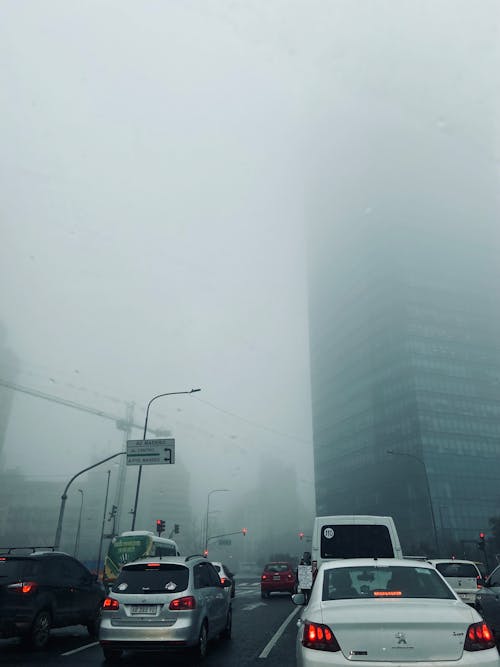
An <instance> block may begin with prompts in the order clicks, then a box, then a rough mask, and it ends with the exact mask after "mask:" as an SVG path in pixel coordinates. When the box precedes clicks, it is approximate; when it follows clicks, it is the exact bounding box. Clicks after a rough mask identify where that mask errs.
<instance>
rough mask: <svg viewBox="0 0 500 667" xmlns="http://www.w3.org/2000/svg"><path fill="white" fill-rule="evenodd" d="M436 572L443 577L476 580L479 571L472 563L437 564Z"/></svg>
mask: <svg viewBox="0 0 500 667" xmlns="http://www.w3.org/2000/svg"><path fill="white" fill-rule="evenodd" d="M436 570H437V571H438V572H440V573H441V574H442V575H443V577H462V578H464V579H465V578H469V579H476V578H477V577H478V576H479V575H478V571H477V570H476V567H475V566H474V565H472V563H436Z"/></svg>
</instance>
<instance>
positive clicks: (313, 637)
mask: <svg viewBox="0 0 500 667" xmlns="http://www.w3.org/2000/svg"><path fill="white" fill-rule="evenodd" d="M302 645H303V646H305V647H306V648H313V649H316V650H317V651H333V652H334V651H340V646H339V645H338V642H337V640H336V639H335V636H334V634H333V632H332V631H331V630H330V628H329V627H328V625H324V624H322V623H311V622H310V621H306V622H305V623H304V634H303V636H302Z"/></svg>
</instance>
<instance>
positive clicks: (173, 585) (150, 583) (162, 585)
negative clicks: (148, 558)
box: [112, 563, 189, 594]
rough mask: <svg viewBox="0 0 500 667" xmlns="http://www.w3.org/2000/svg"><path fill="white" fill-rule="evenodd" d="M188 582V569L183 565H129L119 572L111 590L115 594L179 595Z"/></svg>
mask: <svg viewBox="0 0 500 667" xmlns="http://www.w3.org/2000/svg"><path fill="white" fill-rule="evenodd" d="M188 582H189V569H188V568H187V567H185V566H184V565H173V564H171V563H160V564H159V565H158V566H156V565H155V566H152V565H150V564H144V563H142V564H140V565H129V566H127V567H124V568H123V569H122V571H121V572H120V574H119V576H118V579H117V580H116V582H115V583H114V585H113V588H112V590H113V591H115V592H116V593H144V594H148V593H179V592H180V591H185V590H186V588H187V587H188Z"/></svg>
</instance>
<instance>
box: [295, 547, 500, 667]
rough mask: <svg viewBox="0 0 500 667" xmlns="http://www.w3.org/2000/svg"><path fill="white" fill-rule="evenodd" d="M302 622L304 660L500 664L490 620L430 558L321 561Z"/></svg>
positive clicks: (314, 664)
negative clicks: (464, 599)
mask: <svg viewBox="0 0 500 667" xmlns="http://www.w3.org/2000/svg"><path fill="white" fill-rule="evenodd" d="M292 599H293V601H294V602H295V604H304V602H305V600H304V596H303V594H302V593H297V594H295V595H294V596H293V597H292ZM297 625H298V633H297V646H296V654H297V666H298V667H325V666H326V665H335V666H341V665H342V666H346V665H348V664H349V663H353V662H356V663H360V667H387V666H391V665H397V667H402V665H403V664H406V663H418V667H469V666H472V665H474V667H483V666H484V667H486V666H488V667H500V655H499V653H498V651H497V648H496V645H495V639H494V636H493V633H492V631H491V630H490V628H489V627H488V625H487V624H486V623H485V622H484V620H483V619H482V617H481V616H480V615H479V614H478V612H477V611H476V610H475V609H473V608H472V607H470V606H468V605H466V604H464V603H463V602H462V601H461V600H460V599H459V598H458V597H457V595H456V594H455V592H454V591H453V589H452V588H451V587H450V586H449V585H448V584H447V583H446V581H445V580H444V578H443V577H442V576H441V575H440V574H439V573H438V572H437V570H436V569H435V568H434V567H433V566H432V565H430V564H429V563H425V562H415V561H409V560H399V559H381V558H379V559H376V558H370V559H365V558H357V559H349V560H337V561H331V562H327V563H323V565H322V566H321V567H320V569H319V571H318V574H317V576H316V580H315V582H314V586H313V589H312V592H311V597H310V600H309V603H308V605H307V606H306V607H304V610H303V612H302V615H301V618H300V619H299V621H298V624H297ZM408 667H409V666H408Z"/></svg>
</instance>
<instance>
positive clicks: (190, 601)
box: [168, 595, 196, 611]
mask: <svg viewBox="0 0 500 667" xmlns="http://www.w3.org/2000/svg"><path fill="white" fill-rule="evenodd" d="M168 608H169V609H172V610H173V611H180V610H183V609H196V599H195V598H194V597H193V596H192V595H187V596H186V597H185V598H176V599H175V600H172V602H171V603H170V604H169V606H168Z"/></svg>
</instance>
